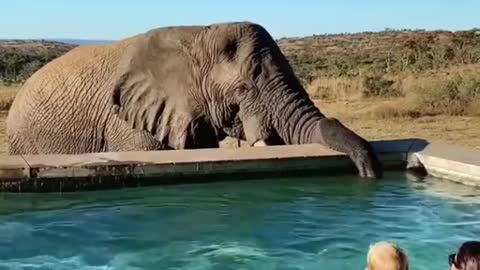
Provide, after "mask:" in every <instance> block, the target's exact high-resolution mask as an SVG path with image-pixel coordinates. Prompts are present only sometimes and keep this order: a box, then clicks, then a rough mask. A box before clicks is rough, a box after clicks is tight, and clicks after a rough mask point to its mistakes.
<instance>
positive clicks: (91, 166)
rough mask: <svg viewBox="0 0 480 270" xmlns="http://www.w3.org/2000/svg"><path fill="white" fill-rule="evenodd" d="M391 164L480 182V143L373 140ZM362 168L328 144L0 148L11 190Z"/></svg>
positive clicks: (0, 166) (0, 182)
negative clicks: (60, 151) (90, 150)
mask: <svg viewBox="0 0 480 270" xmlns="http://www.w3.org/2000/svg"><path fill="white" fill-rule="evenodd" d="M372 144H373V146H374V148H375V151H376V152H377V153H378V155H379V157H380V159H381V161H382V162H383V163H384V165H385V167H386V168H387V169H393V168H397V169H407V168H408V169H422V170H426V172H427V173H428V174H430V175H433V176H435V177H442V178H447V179H450V180H453V181H457V182H461V183H464V184H468V185H475V186H480V151H478V150H472V149H464V148H459V147H454V146H447V145H439V144H430V143H428V142H426V141H424V140H420V139H411V140H394V141H374V142H372ZM311 173H315V174H347V173H356V169H355V167H354V165H353V163H352V162H351V161H350V159H349V158H348V156H346V155H345V154H343V153H339V152H335V151H332V150H330V149H328V148H325V147H323V146H321V145H288V146H269V147H255V148H253V147H242V148H236V149H200V150H179V151H176V150H175V151H149V152H115V153H94V154H82V155H22V156H0V189H1V190H2V191H5V192H32V191H33V192H57V191H62V192H67V191H79V190H96V189H108V188H118V187H127V186H128V187H130V186H140V185H157V184H184V183H191V182H205V181H216V180H217V179H220V178H222V176H223V179H225V175H228V179H235V178H238V179H241V178H245V177H246V176H247V175H249V174H254V175H259V174H264V175H266V176H278V175H280V176H282V175H288V174H293V175H300V174H311Z"/></svg>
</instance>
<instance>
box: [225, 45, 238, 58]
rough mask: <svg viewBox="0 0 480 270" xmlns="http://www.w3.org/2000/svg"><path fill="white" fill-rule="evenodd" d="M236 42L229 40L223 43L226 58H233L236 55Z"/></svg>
mask: <svg viewBox="0 0 480 270" xmlns="http://www.w3.org/2000/svg"><path fill="white" fill-rule="evenodd" d="M237 49H238V44H237V42H235V41H233V40H231V41H228V42H227V44H226V45H225V48H224V52H225V55H226V56H227V57H228V59H230V60H233V59H235V57H236V55H237Z"/></svg>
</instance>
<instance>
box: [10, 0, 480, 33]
mask: <svg viewBox="0 0 480 270" xmlns="http://www.w3.org/2000/svg"><path fill="white" fill-rule="evenodd" d="M0 9H1V10H0V11H1V16H0V38H77V39H120V38H123V37H127V36H130V35H133V34H137V33H140V32H143V31H146V30H149V29H151V28H155V27H161V26H167V25H191V24H209V23H216V22H225V21H245V20H248V21H253V22H257V23H260V24H262V25H264V26H265V27H266V28H267V30H268V31H269V32H270V33H271V34H272V35H273V36H274V37H275V38H280V37H284V36H305V35H312V34H322V33H340V32H361V31H378V30H383V29H385V28H396V29H400V28H411V29H416V28H422V29H447V30H460V29H471V28H474V27H480V16H479V13H478V11H479V10H480V1H478V0H470V1H468V0H448V1H447V0H416V1H414V0H403V1H400V0H394V1H392V0H382V1H380V0H362V1H360V0H328V1H322V0H291V1H286V0H240V1H227V0H224V1H220V0H216V1H214V0H189V1H187V0H172V1H160V0H157V1H154V0H129V1H127V0H5V1H2V4H1V6H0Z"/></svg>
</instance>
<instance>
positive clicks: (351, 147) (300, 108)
mask: <svg viewBox="0 0 480 270" xmlns="http://www.w3.org/2000/svg"><path fill="white" fill-rule="evenodd" d="M277 87H278V86H277ZM280 88H282V89H278V88H277V89H275V90H271V91H268V92H270V93H271V95H270V98H269V99H270V100H275V101H276V102H275V103H274V104H275V105H274V106H273V107H272V108H271V112H272V124H273V127H274V128H275V129H276V131H277V133H278V135H279V136H280V137H281V138H282V140H283V141H284V142H285V143H286V144H322V145H325V146H328V147H329V148H331V149H333V150H336V151H339V152H343V153H347V154H349V155H351V154H353V153H354V152H356V151H359V150H360V149H369V148H370V145H369V143H368V142H367V141H365V140H364V139H363V138H361V137H360V136H358V135H357V134H355V133H354V132H353V131H351V130H350V129H348V128H347V127H345V126H344V125H342V124H341V123H340V121H338V120H337V119H334V118H327V117H325V116H324V115H323V114H322V113H321V112H320V110H319V109H318V108H317V107H316V106H315V105H314V103H313V102H312V100H311V99H310V98H309V96H308V94H307V93H306V91H305V90H304V88H303V87H302V86H301V84H300V83H299V82H298V81H297V80H295V79H292V80H291V81H290V82H289V83H282V85H281V86H280ZM276 95H277V96H276Z"/></svg>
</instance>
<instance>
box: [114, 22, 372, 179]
mask: <svg viewBox="0 0 480 270" xmlns="http://www.w3.org/2000/svg"><path fill="white" fill-rule="evenodd" d="M114 89H115V91H114V95H113V97H114V98H113V101H114V103H115V104H116V105H118V106H119V110H118V113H119V115H120V117H121V118H123V119H125V120H126V121H127V122H129V123H130V124H131V126H132V127H137V128H142V129H144V130H147V131H148V132H151V133H152V134H154V135H155V136H156V137H157V138H158V139H159V140H161V141H163V142H164V143H167V144H170V145H172V147H174V148H175V145H183V146H184V147H195V146H197V147H198V146H199V145H202V144H201V143H197V144H190V145H189V144H188V143H185V139H184V138H185V137H196V138H197V141H202V140H210V139H209V138H210V137H211V136H212V134H216V135H217V136H221V134H227V135H230V136H232V137H238V138H241V139H245V140H246V141H247V142H248V143H249V144H250V145H270V144H305V143H319V144H324V145H326V146H328V147H330V148H332V149H334V150H338V151H341V152H345V153H347V154H348V155H349V156H350V157H351V158H352V159H353V161H354V162H355V164H356V166H357V168H358V169H359V171H360V174H361V175H362V176H366V177H372V178H374V177H380V176H381V168H380V163H379V162H378V160H377V158H376V156H375V154H374V152H373V150H372V148H371V146H370V144H369V143H368V142H366V141H365V140H364V139H362V138H361V137H359V136H357V135H356V134H355V133H353V132H352V131H350V130H349V129H347V128H345V127H344V126H343V125H342V124H341V123H340V122H338V121H337V120H335V119H329V118H326V117H325V116H324V115H323V114H322V113H321V112H320V111H319V110H318V109H317V108H316V107H315V106H314V104H313V102H312V101H311V100H310V99H309V97H308V94H307V93H306V91H305V89H304V88H303V87H302V85H301V84H300V82H299V81H298V79H297V78H296V76H295V74H294V72H293V70H292V68H291V66H290V65H289V63H288V61H287V59H286V58H285V56H284V55H283V54H282V52H281V51H280V49H279V47H278V46H277V44H276V42H275V41H274V40H273V38H272V37H271V36H270V34H269V33H268V32H267V31H266V30H265V29H264V28H263V27H262V26H260V25H258V24H253V23H225V24H214V25H210V26H205V27H199V26H198V27H197V26H194V27H172V28H160V29H156V30H152V31H150V32H147V33H146V34H143V35H140V36H138V37H137V41H136V42H135V43H133V45H132V46H131V49H130V50H129V51H128V52H127V53H126V55H125V56H124V57H123V60H122V62H121V64H120V68H119V73H118V77H117V79H116V81H115V87H114ZM186 134H190V135H186ZM179 138H183V139H179ZM178 139H179V140H180V141H181V142H182V143H177V142H174V141H175V140H178ZM186 140H187V141H192V139H186ZM172 142H174V143H172ZM176 148H179V147H176Z"/></svg>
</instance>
